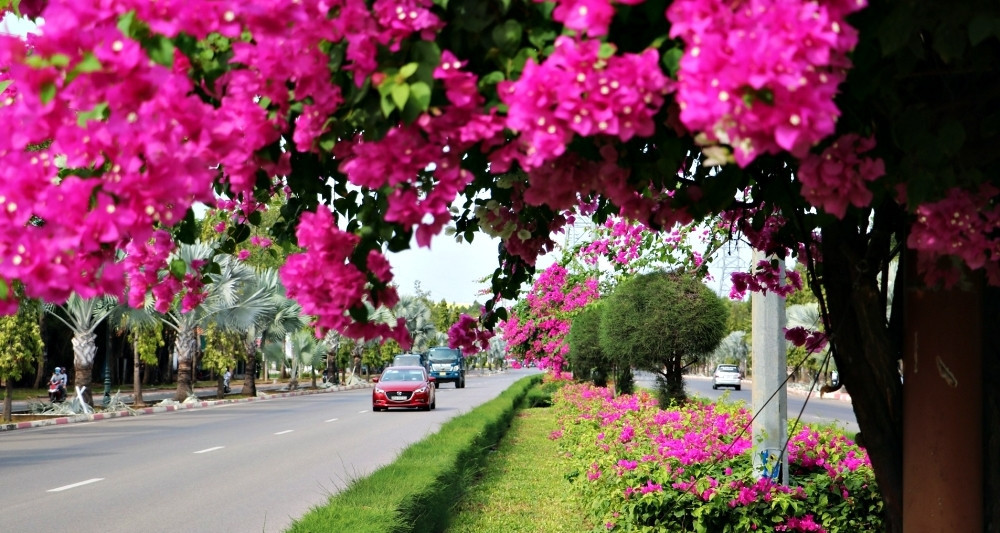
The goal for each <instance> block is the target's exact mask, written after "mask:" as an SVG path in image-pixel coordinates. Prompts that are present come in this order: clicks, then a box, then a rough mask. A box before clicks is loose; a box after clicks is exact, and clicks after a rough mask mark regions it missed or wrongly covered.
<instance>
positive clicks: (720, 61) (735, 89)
mask: <svg viewBox="0 0 1000 533" xmlns="http://www.w3.org/2000/svg"><path fill="white" fill-rule="evenodd" d="M866 4H867V2H866V1H865V0H860V1H852V0H837V1H834V2H813V1H805V0H794V1H786V0H749V1H746V2H736V3H733V2H726V1H724V0H676V1H675V2H672V3H671V4H670V7H669V8H667V19H669V20H670V24H671V27H670V36H671V37H679V38H680V39H681V40H683V41H684V45H685V53H684V56H683V58H682V59H681V62H680V71H679V72H678V74H677V79H678V82H677V101H678V103H679V104H680V108H681V117H680V118H681V122H683V123H684V126H686V127H687V128H688V129H689V130H691V131H693V132H702V133H704V134H705V136H706V137H707V139H708V140H709V141H712V142H719V143H722V144H726V145H729V146H731V147H732V149H733V157H734V158H735V160H736V163H737V164H739V165H740V166H744V167H745V166H746V165H748V164H750V162H751V161H753V160H754V158H756V157H757V156H758V155H760V154H766V153H770V154H775V153H778V152H781V151H787V152H789V153H791V154H792V155H794V156H796V157H800V158H801V157H804V156H805V155H806V153H807V152H808V151H809V148H811V147H812V146H813V145H815V144H816V143H818V142H819V141H821V140H822V139H823V138H824V137H826V136H828V135H830V134H831V133H833V131H834V127H835V125H836V122H837V118H838V117H839V116H840V111H839V110H838V109H837V106H836V105H835V104H834V102H833V98H834V96H835V95H836V93H837V86H838V85H840V83H841V82H842V81H844V79H845V77H846V73H847V69H848V68H849V67H850V65H851V64H850V61H849V60H848V59H847V54H848V52H850V51H851V50H852V49H853V48H854V46H855V44H857V40H858V35H857V31H856V30H855V29H854V28H852V27H851V26H850V25H848V24H847V21H846V20H845V17H846V16H847V15H848V14H850V13H851V12H854V11H857V10H859V9H861V8H863V7H865V5H866Z"/></svg>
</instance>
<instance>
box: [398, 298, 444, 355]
mask: <svg viewBox="0 0 1000 533" xmlns="http://www.w3.org/2000/svg"><path fill="white" fill-rule="evenodd" d="M393 314H394V315H396V316H397V317H400V318H403V319H404V320H405V321H406V330H407V331H408V332H410V338H411V339H413V348H412V351H414V352H422V351H426V350H427V349H428V348H430V347H431V346H435V344H432V341H434V340H436V339H437V336H436V335H435V333H437V326H435V325H434V319H433V318H432V316H431V308H430V307H428V306H427V304H426V303H425V302H424V300H423V299H421V298H417V297H415V296H403V297H401V298H400V299H399V303H398V304H396V307H395V308H393Z"/></svg>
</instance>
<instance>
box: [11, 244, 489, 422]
mask: <svg viewBox="0 0 1000 533" xmlns="http://www.w3.org/2000/svg"><path fill="white" fill-rule="evenodd" d="M210 258H211V259H212V260H213V261H215V262H216V263H217V264H218V265H219V267H220V268H219V269H218V270H217V271H214V272H211V273H209V274H208V276H206V278H205V279H204V280H203V281H204V286H203V290H202V293H201V294H202V298H200V299H199V300H198V302H197V304H195V305H193V306H190V307H188V306H186V305H185V303H184V299H183V298H176V299H175V301H174V302H173V305H171V306H170V308H168V309H166V310H162V311H161V310H157V309H156V308H155V306H154V305H153V300H152V298H147V299H146V301H145V304H144V305H143V306H142V307H139V308H133V307H129V306H128V305H126V304H125V303H124V302H122V301H120V300H119V299H116V298H111V297H93V298H83V297H81V296H79V295H78V294H76V293H74V294H72V295H71V296H70V298H69V299H68V300H67V301H66V302H65V303H64V304H62V305H53V304H43V305H40V304H32V302H31V301H25V303H24V304H23V305H21V307H20V308H19V311H18V313H17V314H15V315H10V316H4V317H0V346H3V347H4V349H3V351H2V352H0V379H3V381H4V383H5V384H6V387H7V391H8V393H7V394H6V395H5V404H4V417H5V419H9V418H10V415H11V399H12V394H11V393H10V392H11V391H12V389H13V385H14V383H15V382H16V381H18V380H21V379H22V378H23V376H24V375H25V373H27V372H30V371H31V370H32V369H33V368H34V369H35V370H36V372H38V373H39V377H41V374H42V373H43V372H44V367H45V366H47V363H48V364H51V363H52V362H53V361H58V360H59V359H58V358H57V357H53V356H51V355H50V356H49V357H48V358H49V361H47V362H46V361H45V360H44V359H43V342H42V328H41V324H42V323H43V320H42V319H43V317H45V316H49V317H51V318H53V319H55V321H54V322H49V323H48V325H49V327H52V326H55V324H56V323H58V324H61V325H62V326H64V327H65V328H66V329H67V330H68V332H69V333H70V334H71V336H72V339H71V344H72V349H73V358H72V369H73V371H72V373H71V374H70V376H71V378H72V380H71V384H72V385H75V386H79V387H81V388H82V389H83V401H84V402H86V403H88V404H90V405H93V403H94V400H93V390H92V380H93V378H94V375H95V370H97V371H98V372H99V370H98V369H95V368H94V362H95V360H96V358H97V355H98V350H99V342H98V336H97V331H98V330H99V328H101V327H104V328H108V329H110V331H109V332H108V334H109V336H110V335H112V333H113V336H114V337H116V338H117V339H120V343H119V344H121V345H122V352H123V353H124V352H125V347H128V348H130V350H129V351H130V352H131V354H132V357H133V365H132V367H133V376H132V383H133V394H134V397H135V404H136V405H143V404H144V401H143V397H142V384H143V383H144V382H148V374H149V373H148V372H147V375H146V376H145V378H146V379H144V376H142V375H141V369H142V368H144V367H145V368H147V369H149V368H151V367H156V366H160V365H161V364H164V363H165V365H166V366H167V367H168V368H169V366H170V365H171V364H172V360H176V365H177V371H176V386H177V391H176V395H175V399H176V400H178V401H181V400H184V399H185V398H187V397H188V396H190V395H192V394H193V382H194V381H195V376H196V370H197V369H196V366H197V367H199V368H200V369H202V370H205V371H209V372H211V373H212V374H213V375H215V376H217V377H218V380H217V382H218V388H219V391H218V394H219V395H220V396H221V395H222V392H223V391H222V386H223V385H222V378H221V376H222V374H223V373H224V372H225V371H226V370H227V369H229V370H233V369H235V368H236V367H237V366H238V365H242V366H243V367H244V368H245V372H244V382H243V389H242V394H244V395H249V396H253V395H256V380H257V377H258V371H259V370H263V368H262V367H263V366H264V365H261V363H265V364H266V365H271V366H276V367H277V368H278V369H280V370H281V371H282V373H283V374H284V371H285V369H286V367H287V368H289V370H290V376H291V381H290V383H289V386H290V387H291V388H295V387H297V386H298V378H299V375H300V373H301V372H302V371H303V370H304V369H309V370H310V375H311V377H312V381H313V386H315V385H316V383H315V380H316V374H317V372H318V371H322V370H323V369H328V370H329V371H331V372H332V371H335V370H336V369H338V368H339V369H345V368H347V366H348V364H349V363H350V362H352V361H353V360H355V359H357V360H358V362H359V366H360V364H364V365H366V366H368V367H379V366H383V365H384V364H386V363H387V362H388V361H389V360H391V358H392V356H393V355H395V354H396V353H400V352H401V351H403V350H402V348H401V347H400V346H399V345H398V344H397V343H395V341H391V340H390V341H385V342H383V339H379V338H375V339H370V340H356V339H347V338H344V337H340V336H338V335H336V334H335V333H332V332H331V333H329V334H327V335H326V337H325V338H322V339H317V338H316V336H315V332H314V331H313V329H312V327H311V319H310V317H309V316H307V315H305V314H304V313H303V312H302V309H301V307H300V306H299V305H298V304H296V303H295V302H294V301H293V300H290V299H288V298H287V297H286V296H285V291H284V287H283V286H282V284H281V281H280V279H279V277H278V274H277V271H276V270H275V269H274V268H269V267H260V266H258V267H255V266H253V265H252V264H251V262H249V261H244V260H240V259H239V258H238V257H237V256H233V255H229V254H222V253H219V252H218V250H217V243H216V244H208V243H202V242H198V243H196V244H194V245H184V246H182V247H181V248H180V249H179V251H178V253H177V255H176V257H175V259H176V261H177V263H173V265H174V268H175V269H177V271H178V272H186V271H187V269H188V268H189V267H190V265H192V264H195V265H196V264H198V263H199V262H203V261H207V260H209V259H210ZM182 266H183V270H181V269H182ZM162 275H173V274H170V273H166V274H162ZM417 289H418V296H405V297H403V298H402V299H401V300H400V302H399V303H398V304H397V305H396V306H395V307H394V308H393V309H392V310H384V309H381V310H377V311H376V310H373V314H374V315H375V319H376V320H382V321H385V322H389V321H390V320H395V319H396V318H397V317H401V318H403V319H404V320H405V321H406V323H407V326H408V328H409V330H410V331H411V332H413V333H412V334H413V340H414V345H413V349H414V350H424V349H427V348H429V347H431V346H437V345H442V344H446V343H447V335H446V334H445V333H444V331H446V330H447V328H448V327H449V326H450V324H451V322H452V321H455V320H457V317H458V316H459V315H460V314H461V313H463V312H471V311H472V309H471V308H470V307H462V306H456V305H452V304H448V303H447V302H445V301H444V300H442V301H440V302H438V303H436V304H435V303H431V302H430V301H429V294H427V293H423V292H420V291H419V287H417ZM110 349H111V348H110V344H109V345H108V346H107V350H108V351H109V352H110ZM111 356H112V355H111V353H106V354H105V357H111ZM196 362H197V363H196ZM51 366H58V365H51ZM66 366H69V365H66ZM351 370H352V371H356V372H359V373H360V369H354V368H352V369H351ZM67 372H68V373H69V368H67ZM35 382H36V385H35V386H36V387H37V386H38V385H39V384H40V380H39V379H36V380H35Z"/></svg>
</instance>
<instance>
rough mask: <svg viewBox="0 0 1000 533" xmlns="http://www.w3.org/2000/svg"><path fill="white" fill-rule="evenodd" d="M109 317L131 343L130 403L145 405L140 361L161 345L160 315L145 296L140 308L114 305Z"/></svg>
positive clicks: (161, 326)
mask: <svg viewBox="0 0 1000 533" xmlns="http://www.w3.org/2000/svg"><path fill="white" fill-rule="evenodd" d="M109 319H110V320H111V321H112V322H117V323H118V325H119V326H118V329H119V332H125V333H127V338H128V339H129V341H130V342H131V343H132V354H133V359H134V363H133V365H132V396H133V398H134V399H133V401H132V405H133V406H136V407H138V406H143V405H146V402H145V401H144V400H143V399H142V362H143V359H145V358H146V357H148V356H149V354H153V355H154V356H155V353H156V350H157V348H159V347H161V346H163V334H162V333H163V319H162V316H161V315H160V313H157V312H156V309H155V308H154V307H153V299H152V297H147V298H146V302H145V304H144V305H143V307H141V308H133V307H129V306H127V305H118V306H116V308H115V310H114V311H113V313H112V315H111V316H110V317H109ZM144 356H145V357H144Z"/></svg>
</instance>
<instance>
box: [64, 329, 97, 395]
mask: <svg viewBox="0 0 1000 533" xmlns="http://www.w3.org/2000/svg"><path fill="white" fill-rule="evenodd" d="M72 342H73V371H74V372H73V386H74V387H80V388H81V389H83V394H82V397H81V399H82V400H83V402H84V403H86V404H87V405H89V406H91V407H93V406H94V395H93V391H92V390H90V389H91V380H92V379H93V376H94V357H96V356H97V335H95V334H94V333H93V332H84V333H76V334H74V335H73V341H72ZM68 392H69V391H67V393H68Z"/></svg>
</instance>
